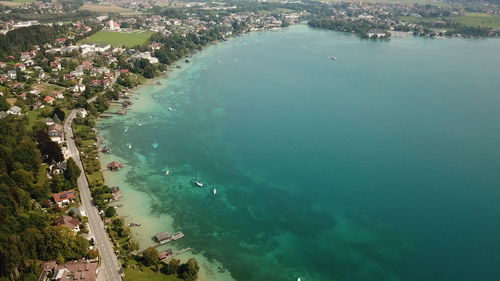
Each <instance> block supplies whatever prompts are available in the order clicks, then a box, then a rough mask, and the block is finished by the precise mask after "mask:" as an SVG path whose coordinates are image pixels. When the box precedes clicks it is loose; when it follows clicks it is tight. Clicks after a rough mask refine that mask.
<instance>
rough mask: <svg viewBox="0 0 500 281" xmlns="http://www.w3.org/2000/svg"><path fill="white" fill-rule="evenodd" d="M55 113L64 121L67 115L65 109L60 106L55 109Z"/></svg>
mask: <svg viewBox="0 0 500 281" xmlns="http://www.w3.org/2000/svg"><path fill="white" fill-rule="evenodd" d="M54 114H55V115H57V117H58V118H59V120H61V121H63V120H64V117H66V113H64V111H62V110H61V109H60V108H59V107H56V109H54Z"/></svg>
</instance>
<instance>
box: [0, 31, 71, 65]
mask: <svg viewBox="0 0 500 281" xmlns="http://www.w3.org/2000/svg"><path fill="white" fill-rule="evenodd" d="M66 30H67V27H65V26H57V25H56V26H54V27H49V26H44V25H34V26H29V27H22V28H18V29H14V30H12V31H9V32H7V34H5V35H4V34H0V57H2V58H4V57H6V56H8V55H13V54H17V53H19V52H21V51H25V50H28V49H32V48H33V45H35V44H45V43H48V42H53V41H54V40H55V39H56V38H57V37H58V36H59V35H61V34H63V32H64V31H66Z"/></svg>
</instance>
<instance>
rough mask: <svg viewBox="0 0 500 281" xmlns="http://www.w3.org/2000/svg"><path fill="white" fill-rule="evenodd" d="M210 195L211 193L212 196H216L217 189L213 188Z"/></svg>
mask: <svg viewBox="0 0 500 281" xmlns="http://www.w3.org/2000/svg"><path fill="white" fill-rule="evenodd" d="M212 193H213V194H214V195H215V194H217V188H215V187H214V188H213V189H212Z"/></svg>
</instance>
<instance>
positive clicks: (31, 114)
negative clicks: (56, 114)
mask: <svg viewBox="0 0 500 281" xmlns="http://www.w3.org/2000/svg"><path fill="white" fill-rule="evenodd" d="M26 116H27V117H28V127H29V128H31V127H33V125H35V123H36V122H37V121H38V120H40V111H38V110H30V111H28V113H27V114H26Z"/></svg>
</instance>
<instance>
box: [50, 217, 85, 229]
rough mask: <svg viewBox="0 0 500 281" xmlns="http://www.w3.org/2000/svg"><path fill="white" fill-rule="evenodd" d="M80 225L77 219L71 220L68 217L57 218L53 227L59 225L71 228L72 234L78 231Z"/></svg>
mask: <svg viewBox="0 0 500 281" xmlns="http://www.w3.org/2000/svg"><path fill="white" fill-rule="evenodd" d="M80 224H81V222H80V220H79V219H75V218H72V217H70V216H62V217H59V218H58V219H57V220H56V223H55V225H57V226H60V225H64V226H67V227H69V228H71V230H73V231H74V232H78V231H80Z"/></svg>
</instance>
